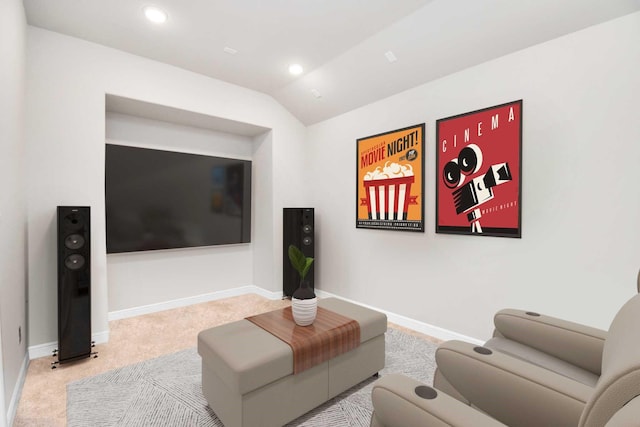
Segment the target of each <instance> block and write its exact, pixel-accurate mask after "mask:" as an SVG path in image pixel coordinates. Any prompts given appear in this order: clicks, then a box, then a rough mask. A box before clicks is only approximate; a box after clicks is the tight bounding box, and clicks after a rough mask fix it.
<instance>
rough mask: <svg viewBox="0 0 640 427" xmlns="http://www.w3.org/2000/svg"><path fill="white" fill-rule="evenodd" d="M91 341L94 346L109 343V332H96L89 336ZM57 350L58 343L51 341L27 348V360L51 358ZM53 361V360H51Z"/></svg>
mask: <svg viewBox="0 0 640 427" xmlns="http://www.w3.org/2000/svg"><path fill="white" fill-rule="evenodd" d="M91 340H92V341H93V342H94V343H96V344H104V343H106V342H109V331H102V332H96V333H94V334H91ZM57 348H58V341H52V342H48V343H44V344H38V345H32V346H30V347H29V349H28V352H29V360H33V359H38V358H40V357H47V356H52V355H53V351H54V350H55V349H57ZM51 361H53V358H52V360H51Z"/></svg>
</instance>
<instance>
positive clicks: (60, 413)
mask: <svg viewBox="0 0 640 427" xmlns="http://www.w3.org/2000/svg"><path fill="white" fill-rule="evenodd" d="M289 304H290V301H288V300H276V301H273V300H269V299H267V298H264V297H261V296H259V295H254V294H249V295H243V296H239V297H233V298H227V299H223V300H218V301H212V302H208V303H202V304H194V305H191V306H187V307H181V308H176V309H173V310H166V311H162V312H158V313H152V314H147V315H144V316H137V317H132V318H128V319H122V320H115V321H112V322H109V329H110V332H109V342H108V343H106V344H99V345H96V347H95V351H97V352H98V357H97V358H95V359H94V358H90V359H85V360H82V361H78V362H74V363H69V364H65V365H58V368H57V369H51V362H52V361H53V360H54V359H53V358H52V357H43V358H40V359H35V360H32V361H31V363H30V364H29V369H28V371H27V376H26V379H25V383H24V388H23V390H22V396H21V398H20V402H19V405H18V410H17V414H16V418H15V421H14V427H23V426H24V427H26V426H29V427H59V426H65V425H66V407H67V401H66V398H67V393H66V386H67V384H68V383H70V382H73V381H76V380H79V379H81V378H86V377H90V376H93V375H97V374H100V373H102V372H106V371H109V370H112V369H116V368H120V367H123V366H127V365H131V364H133V363H137V362H140V361H143V360H147V359H151V358H154V357H158V356H162V355H164V354H170V353H174V352H176V351H179V350H183V349H187V348H191V347H195V346H196V344H197V335H198V333H199V332H200V331H201V330H203V329H207V328H211V327H213V326H217V325H221V324H224V323H228V322H231V321H234V320H240V319H243V318H245V317H247V316H251V315H254V314H258V313H263V312H265V311H270V310H275V309H278V308H282V307H285V306H287V305H289ZM389 326H390V327H394V328H398V329H402V330H404V331H405V332H409V333H412V334H414V335H418V336H422V337H424V338H427V339H430V340H432V341H434V342H438V340H436V339H433V338H429V337H426V336H424V335H421V334H419V333H416V332H413V331H410V330H407V329H404V328H401V327H398V326H396V325H389Z"/></svg>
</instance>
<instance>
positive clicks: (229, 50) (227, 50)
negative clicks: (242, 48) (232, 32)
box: [222, 46, 238, 55]
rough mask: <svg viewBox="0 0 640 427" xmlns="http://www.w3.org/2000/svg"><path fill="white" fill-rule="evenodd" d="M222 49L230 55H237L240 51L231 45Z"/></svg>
mask: <svg viewBox="0 0 640 427" xmlns="http://www.w3.org/2000/svg"><path fill="white" fill-rule="evenodd" d="M222 50H223V51H224V52H225V53H228V54H229V55H235V54H236V53H238V51H237V50H235V49H234V48H232V47H229V46H227V47H225V48H224V49H222Z"/></svg>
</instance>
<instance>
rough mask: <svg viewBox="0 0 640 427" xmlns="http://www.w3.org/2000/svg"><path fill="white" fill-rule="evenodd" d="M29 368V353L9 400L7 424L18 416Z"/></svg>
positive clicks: (23, 362)
mask: <svg viewBox="0 0 640 427" xmlns="http://www.w3.org/2000/svg"><path fill="white" fill-rule="evenodd" d="M28 368H29V355H28V354H25V355H24V360H23V361H22V366H20V373H19V374H18V381H16V386H15V387H14V389H13V393H12V394H11V400H10V401H9V407H8V408H7V425H10V426H12V425H13V420H14V419H15V418H16V412H18V403H19V402H20V396H22V388H23V387H24V380H25V379H26V378H27V369H28Z"/></svg>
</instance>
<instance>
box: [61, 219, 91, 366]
mask: <svg viewBox="0 0 640 427" xmlns="http://www.w3.org/2000/svg"><path fill="white" fill-rule="evenodd" d="M91 345H92V343H91V209H90V208H89V207H84V206H58V350H57V356H58V361H59V362H60V363H65V362H71V361H74V360H77V359H81V358H84V357H89V356H90V355H91Z"/></svg>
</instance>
